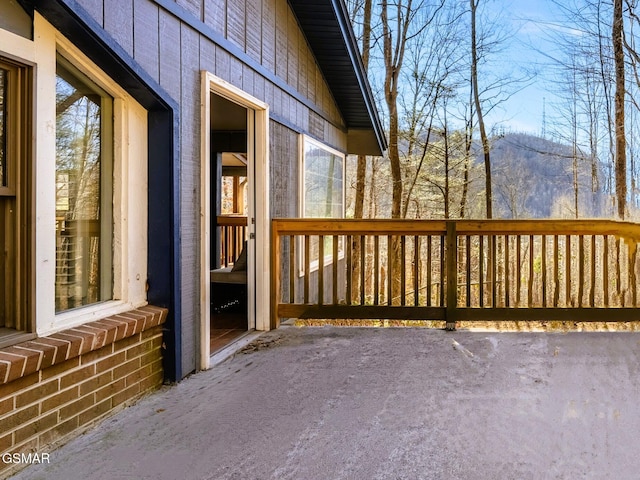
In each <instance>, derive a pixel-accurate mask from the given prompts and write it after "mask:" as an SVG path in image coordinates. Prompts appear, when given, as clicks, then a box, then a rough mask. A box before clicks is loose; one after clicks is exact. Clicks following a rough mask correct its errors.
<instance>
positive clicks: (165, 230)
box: [19, 0, 183, 382]
mask: <svg viewBox="0 0 640 480" xmlns="http://www.w3.org/2000/svg"><path fill="white" fill-rule="evenodd" d="M19 1H20V3H21V4H22V6H23V7H24V8H25V10H26V11H27V12H29V13H30V14H31V15H32V16H33V12H34V10H37V11H38V12H39V13H40V14H41V15H42V16H43V17H44V18H46V19H47V21H48V22H49V23H51V24H52V25H53V26H54V27H55V28H57V29H58V30H59V31H60V32H61V33H62V34H63V35H65V37H67V38H68V39H69V40H70V41H72V42H73V43H74V44H75V45H77V46H78V47H79V48H80V49H81V50H82V52H83V53H84V54H85V55H87V56H88V57H89V58H90V59H91V60H92V61H93V62H94V63H95V64H96V65H98V66H99V67H100V68H101V69H102V70H104V71H105V72H106V73H107V74H108V75H109V76H110V77H111V78H113V79H116V81H117V82H118V84H119V85H120V86H121V87H122V88H124V89H125V90H126V91H127V92H128V93H129V94H130V95H131V96H132V97H133V98H135V99H136V100H137V101H138V102H139V103H140V104H141V105H142V106H143V107H145V108H146V109H147V111H148V154H149V158H148V170H149V173H148V175H149V178H148V181H149V191H148V201H149V207H148V218H149V220H148V222H149V223H148V237H149V238H148V251H147V252H148V253H147V256H148V272H147V273H148V275H147V276H148V282H149V286H148V292H147V298H148V301H149V303H150V304H153V305H157V306H160V307H166V308H168V309H169V316H168V318H167V322H166V323H165V328H166V331H165V335H164V344H165V351H164V371H165V379H166V380H167V381H170V382H173V381H178V380H180V379H181V378H182V377H183V372H182V363H181V362H182V345H181V324H180V319H181V301H180V286H179V279H180V235H179V226H180V185H179V179H180V152H179V142H178V138H179V125H180V122H179V108H178V104H177V102H176V101H175V100H174V99H172V98H171V96H170V95H169V94H168V93H167V92H165V91H164V89H163V88H162V87H161V86H160V85H159V84H158V83H157V82H156V81H155V80H154V79H153V78H152V77H150V76H149V75H148V74H147V73H146V72H145V71H144V70H143V69H142V68H141V67H140V66H139V65H138V64H137V63H136V62H135V60H134V59H133V58H132V57H131V56H130V55H129V54H128V53H127V52H126V51H124V49H123V48H122V47H121V46H120V45H119V44H118V43H117V42H116V41H115V40H114V39H113V38H111V37H110V36H108V35H107V34H106V33H105V32H104V30H103V29H102V28H101V27H100V25H98V23H97V22H96V21H95V20H94V19H93V18H91V17H90V16H89V15H88V14H87V13H86V12H85V10H84V9H83V8H82V7H81V6H80V5H79V4H78V3H77V2H76V1H74V0H19Z"/></svg>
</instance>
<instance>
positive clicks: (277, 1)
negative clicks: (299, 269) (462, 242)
mask: <svg viewBox="0 0 640 480" xmlns="http://www.w3.org/2000/svg"><path fill="white" fill-rule="evenodd" d="M78 3H79V5H80V6H82V7H83V8H84V9H85V10H86V11H87V13H88V14H90V15H91V16H92V17H93V18H94V19H95V20H96V21H97V22H98V23H99V24H100V25H102V26H103V28H104V29H105V31H106V32H107V33H108V34H109V35H110V36H111V37H112V38H113V39H114V40H115V41H117V42H118V43H119V44H120V45H121V47H122V48H123V49H124V50H125V51H127V52H128V53H130V54H131V55H132V56H133V58H134V59H135V60H136V62H137V63H138V65H139V67H140V68H143V69H144V70H146V71H147V72H148V73H149V75H151V76H152V77H153V78H155V79H157V80H158V82H159V83H160V85H161V86H162V88H164V89H165V90H166V91H167V92H168V94H169V95H171V97H173V98H174V99H175V100H176V101H177V102H178V103H179V104H180V112H179V115H180V122H181V124H180V144H179V148H180V157H181V165H180V175H181V177H180V187H181V224H180V235H181V245H182V251H181V262H182V278H181V279H180V285H181V294H182V299H181V300H182V318H181V322H182V352H183V356H182V362H183V365H182V367H183V368H182V371H183V373H184V374H185V375H186V374H188V373H189V372H190V371H192V370H194V369H195V368H196V358H197V356H196V352H197V349H198V345H197V331H198V328H199V325H198V324H199V295H200V292H199V288H200V287H199V280H198V279H199V276H200V272H199V268H200V265H199V258H198V252H199V243H200V220H199V208H200V179H199V176H200V88H201V86H200V70H207V71H210V72H212V73H213V74H215V75H217V76H219V77H220V78H222V79H224V80H226V81H228V82H230V83H232V84H233V85H236V86H237V87H239V88H242V89H243V90H245V91H246V92H247V93H249V94H251V95H253V96H255V97H256V98H259V99H260V100H262V101H264V102H265V103H267V104H269V107H270V112H271V114H272V116H273V117H274V118H275V119H278V122H276V121H274V120H272V121H271V122H270V160H271V163H272V166H271V172H272V173H271V186H272V192H271V205H272V215H273V216H275V217H286V216H296V215H297V214H298V168H299V158H298V156H299V152H298V135H299V133H309V134H311V135H313V136H314V137H316V138H318V139H319V140H321V141H324V142H326V143H328V144H329V145H331V146H333V147H336V148H339V149H346V133H345V131H344V127H343V125H344V122H343V120H342V117H341V116H340V113H339V110H338V108H337V106H336V105H335V102H334V100H333V97H332V95H331V93H330V91H329V89H328V87H327V85H326V83H325V81H324V77H323V74H322V72H321V71H320V70H319V68H318V66H317V64H316V62H315V59H314V57H313V54H312V52H311V51H310V49H309V46H308V44H307V42H306V39H305V37H304V35H303V33H302V32H301V31H300V28H299V25H298V22H297V21H296V18H295V16H294V15H293V13H292V11H291V10H290V8H289V4H288V3H287V0H176V2H175V8H176V9H177V11H179V12H181V13H180V15H181V16H182V19H181V18H179V17H177V16H176V15H174V13H172V12H171V11H169V10H167V9H165V8H164V7H162V5H161V4H159V3H156V2H155V1H154V0H120V1H119V2H118V8H113V5H112V2H111V1H110V0H78ZM172 8H173V7H172ZM184 19H186V20H188V22H187V23H185V22H184V21H183V20H184ZM192 26H195V27H196V28H195V29H194V28H192ZM206 32H212V33H211V34H207V35H208V36H205V35H204V33H206ZM217 35H218V36H220V37H223V38H226V39H227V40H228V42H231V44H232V45H233V46H234V47H235V49H236V50H237V49H240V50H241V51H243V52H244V53H245V54H246V55H247V57H248V58H249V59H250V60H251V61H253V62H257V63H259V64H261V65H262V67H263V68H265V69H266V70H268V71H269V72H271V73H272V74H273V75H276V76H277V77H279V78H280V79H281V80H282V81H284V82H286V83H287V84H288V85H289V86H290V88H291V89H292V90H293V91H295V92H297V94H298V95H302V96H304V97H306V98H307V99H308V100H309V101H310V102H311V105H315V110H319V111H314V109H310V108H309V106H308V104H304V103H302V102H300V101H299V100H298V99H297V98H296V97H295V96H292V95H291V94H290V93H288V92H287V91H284V90H283V89H282V88H281V87H280V86H277V85H274V83H272V82H271V81H270V80H269V79H267V78H265V77H264V76H263V75H262V74H260V73H258V72H256V71H255V70H254V69H253V68H251V67H249V66H248V65H247V64H246V63H244V62H243V61H242V60H241V59H239V58H238V57H236V56H235V55H233V54H231V53H229V50H231V51H233V50H234V48H231V47H228V46H224V45H222V46H220V45H218V44H216V43H215V41H216V40H215V39H216V38H217V37H216V36H217ZM209 37H210V38H209ZM80 47H81V46H80ZM247 61H249V60H247ZM284 125H286V126H284ZM274 172H278V175H275V174H274ZM283 172H286V174H284V175H283ZM293 199H295V200H293Z"/></svg>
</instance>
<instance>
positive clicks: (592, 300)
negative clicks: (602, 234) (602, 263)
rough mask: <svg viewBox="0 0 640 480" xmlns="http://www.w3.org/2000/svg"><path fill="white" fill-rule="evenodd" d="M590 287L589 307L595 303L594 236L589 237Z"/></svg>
mask: <svg viewBox="0 0 640 480" xmlns="http://www.w3.org/2000/svg"><path fill="white" fill-rule="evenodd" d="M590 263H591V265H590V266H591V285H589V306H590V307H595V303H596V236H595V235H591V262H590Z"/></svg>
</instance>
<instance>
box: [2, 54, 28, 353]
mask: <svg viewBox="0 0 640 480" xmlns="http://www.w3.org/2000/svg"><path fill="white" fill-rule="evenodd" d="M30 87H31V69H30V68H29V67H27V66H25V65H22V64H20V63H16V62H14V61H12V60H10V59H7V58H2V57H0V270H2V272H3V273H2V276H0V332H1V333H2V337H0V346H1V345H2V344H4V343H5V341H6V340H7V338H15V336H16V335H19V334H21V333H24V332H27V331H29V330H31V318H32V314H31V311H30V308H29V303H30V302H29V301H28V293H29V286H30V280H31V268H30V262H29V257H28V254H27V251H28V249H29V245H30V242H29V231H28V227H27V225H28V223H29V222H28V218H29V205H30V202H29V191H30V184H29V177H28V169H29V155H28V144H27V139H28V138H29V133H30V132H29V127H30V122H29V120H30V108H29V102H30V98H31V97H30Z"/></svg>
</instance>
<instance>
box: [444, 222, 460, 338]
mask: <svg viewBox="0 0 640 480" xmlns="http://www.w3.org/2000/svg"><path fill="white" fill-rule="evenodd" d="M457 246H458V241H457V237H456V223H455V222H452V221H450V222H447V250H446V258H447V266H446V268H447V296H446V298H447V309H446V325H445V330H447V331H453V330H455V329H456V318H455V317H456V309H457V307H458V268H457V264H456V262H457V260H458V248H457Z"/></svg>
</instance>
